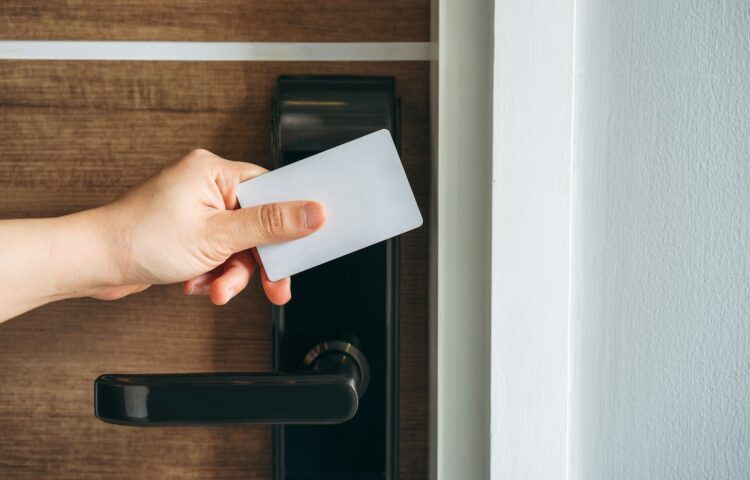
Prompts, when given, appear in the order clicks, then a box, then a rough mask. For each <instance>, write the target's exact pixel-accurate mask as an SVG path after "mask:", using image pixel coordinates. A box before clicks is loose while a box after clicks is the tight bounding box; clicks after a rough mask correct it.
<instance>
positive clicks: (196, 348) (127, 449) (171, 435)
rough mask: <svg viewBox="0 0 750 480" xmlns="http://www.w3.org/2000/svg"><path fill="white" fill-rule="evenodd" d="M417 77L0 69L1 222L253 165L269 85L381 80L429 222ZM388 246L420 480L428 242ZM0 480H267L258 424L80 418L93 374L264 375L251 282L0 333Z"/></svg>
mask: <svg viewBox="0 0 750 480" xmlns="http://www.w3.org/2000/svg"><path fill="white" fill-rule="evenodd" d="M428 70H429V65H428V64H427V63H425V62H405V63H367V64H364V63H282V62H278V63H273V62H269V63H265V62H264V63H234V62H228V63H223V62H219V63H216V62H207V63H190V62H23V61H22V62H0V146H2V147H1V148H2V150H1V153H2V154H1V155H0V218H11V217H32V216H53V215H60V214H64V213H68V212H72V211H76V210H80V209H85V208H90V207H93V206H96V205H99V204H102V203H105V202H107V201H110V200H112V199H114V198H116V197H117V196H118V195H120V194H122V193H123V192H125V191H126V190H128V189H129V188H130V187H132V186H133V185H135V184H137V183H138V182H140V181H142V180H144V179H145V178H146V177H147V176H149V175H151V174H152V173H154V172H155V171H157V170H158V169H159V168H161V167H162V166H163V165H164V164H165V163H168V162H170V161H172V160H175V159H177V158H179V157H180V156H181V155H182V154H184V153H186V152H187V151H189V150H190V149H192V148H196V147H202V148H207V149H209V150H211V151H213V152H215V153H217V154H219V155H221V156H224V157H226V158H231V159H235V160H247V161H252V162H254V163H259V164H261V165H264V166H270V165H269V163H270V162H269V151H270V122H269V119H270V116H269V99H270V97H271V94H272V91H273V89H274V87H275V81H276V77H277V76H278V75H280V74H295V73H306V74H312V73H319V74H366V75H394V76H395V77H396V79H397V86H398V90H399V94H400V96H401V99H402V119H403V124H402V138H403V145H402V150H403V151H402V159H403V161H404V165H405V167H406V171H407V175H408V176H409V179H410V181H411V184H412V187H413V188H414V191H415V194H416V197H417V201H418V203H419V205H420V207H421V209H422V212H423V214H424V217H425V219H429V215H428V208H429V195H430V192H429V181H430V162H429V138H428V137H429V112H428V95H429V93H428V82H429V78H428V77H429V71H428ZM428 229H429V226H428V225H427V224H425V226H424V227H422V228H421V229H419V230H416V231H414V232H410V233H408V234H406V235H405V236H404V237H403V239H402V244H401V245H402V249H401V325H400V333H401V371H400V373H401V398H400V408H401V429H400V430H401V432H400V435H401V436H400V440H401V447H400V448H401V463H400V473H401V478H404V479H419V478H427V469H428V465H427V452H428V450H427V442H428V432H427V428H428V352H427V341H428V332H427V326H428V321H427V315H428V311H427V308H428V303H427V288H428V286H427V247H428V241H427V232H428ZM0 366H1V367H2V368H0V385H1V386H0V432H2V435H0V478H19V479H27V478H40V477H46V478H64V479H81V478H115V479H126V478H252V479H267V478H270V476H271V434H270V432H271V430H270V428H267V427H224V428H222V427H210V428H209V427H190V428H157V429H131V428H122V427H115V426H111V425H107V424H104V423H102V422H100V421H98V420H96V419H95V418H94V416H93V404H92V382H93V380H94V378H95V377H96V376H97V375H99V374H101V373H105V372H167V371H172V372H189V371H222V370H223V371H227V370H230V371H232V370H233V371H254V370H261V371H262V370H269V369H270V368H271V310H270V305H269V304H268V303H267V301H266V300H265V299H264V298H263V297H262V294H261V293H260V291H259V288H258V285H257V283H255V282H254V283H253V284H252V285H251V288H249V290H248V291H247V292H244V293H243V294H241V295H240V296H239V297H238V298H236V299H235V300H233V301H232V302H231V303H230V305H228V306H226V307H213V306H211V305H210V304H209V303H208V301H207V300H205V299H202V298H190V297H184V296H183V295H182V294H181V292H180V291H179V288H178V287H175V286H170V287H154V288H152V289H150V290H148V291H146V292H144V293H142V294H140V295H136V296H133V297H130V298H127V299H124V300H120V301H117V302H111V303H105V302H98V301H94V300H87V299H83V300H74V301H66V302H59V303H55V304H51V305H48V306H46V307H43V308H40V309H37V310H35V311H33V312H30V313H28V314H26V315H24V316H22V317H20V318H17V319H14V320H10V321H8V322H6V323H5V324H1V325H0Z"/></svg>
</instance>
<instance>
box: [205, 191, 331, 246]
mask: <svg viewBox="0 0 750 480" xmlns="http://www.w3.org/2000/svg"><path fill="white" fill-rule="evenodd" d="M215 218H216V222H217V225H216V228H214V232H215V233H216V235H217V238H215V239H214V240H215V241H218V242H220V244H221V245H220V246H221V247H223V248H227V249H229V250H231V251H232V252H239V251H242V250H247V249H249V248H252V247H256V246H258V245H265V244H269V243H280V242H287V241H290V240H295V239H298V238H302V237H305V236H307V235H310V234H311V233H313V232H315V231H316V230H318V229H320V227H322V226H323V224H324V223H325V219H326V211H325V207H324V206H323V205H322V204H321V203H318V202H307V201H295V202H283V203H269V204H266V205H259V206H257V207H250V208H241V209H239V210H232V211H224V212H219V213H217V214H216V216H215Z"/></svg>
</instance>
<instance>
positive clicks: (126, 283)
mask: <svg viewBox="0 0 750 480" xmlns="http://www.w3.org/2000/svg"><path fill="white" fill-rule="evenodd" d="M265 172H266V170H265V169H263V168H261V167H259V166H257V165H253V164H250V163H244V162H233V161H229V160H224V159H222V158H220V157H217V156H216V155H214V154H212V153H210V152H207V151H205V150H195V151H193V152H191V153H190V154H188V155H187V156H186V157H185V158H183V159H182V160H180V161H178V162H176V163H174V164H172V165H170V166H168V167H167V168H165V169H164V170H162V171H161V172H159V173H158V174H157V175H156V176H154V177H152V178H151V179H149V180H148V181H146V182H145V183H144V184H142V185H140V186H139V187H137V188H135V189H134V190H132V191H131V192H129V193H128V194H127V195H125V196H124V197H123V198H121V199H120V200H118V201H116V202H114V203H112V204H110V205H107V206H105V207H102V208H100V209H96V210H93V211H91V215H92V217H94V218H93V221H94V222H95V223H99V225H101V226H104V227H105V228H106V231H105V232H103V234H104V235H105V238H108V240H107V243H108V244H109V246H108V250H109V252H110V258H111V260H112V261H111V262H110V267H109V268H110V269H111V272H112V273H109V274H108V275H107V277H108V278H109V279H110V281H109V282H105V284H104V285H100V286H94V288H93V290H92V292H91V295H92V296H95V297H97V298H103V299H109V298H119V297H122V296H124V295H127V294H129V293H133V292H137V291H141V290H143V289H145V288H147V287H148V286H150V285H152V284H165V283H176V282H184V284H183V285H184V290H185V293H187V294H189V295H201V294H202V295H205V294H209V295H210V297H211V300H212V301H213V302H214V303H215V304H217V305H223V304H225V303H227V302H228V301H229V300H230V299H231V298H232V297H234V296H235V295H236V294H237V293H239V292H240V291H241V290H242V289H244V288H245V286H247V284H248V281H249V280H250V278H251V277H252V275H253V272H254V271H255V270H256V268H257V267H258V266H259V263H260V262H259V257H258V256H257V252H256V251H255V250H252V251H251V250H250V249H253V247H256V246H258V245H263V244H267V243H276V242H284V241H288V240H294V239H297V238H301V237H304V236H307V235H309V234H311V233H313V232H315V231H316V230H317V229H319V228H320V227H321V226H322V225H323V223H324V222H325V210H324V208H323V206H322V205H321V204H319V203H317V202H312V201H298V202H287V203H278V204H269V205H263V206H259V207H253V208H244V209H238V207H239V205H238V204H237V198H236V194H237V186H238V185H239V184H240V182H243V181H245V180H248V179H250V178H253V177H256V176H258V175H261V174H263V173H265ZM260 270H261V280H262V284H263V289H264V291H265V293H266V296H267V297H268V299H269V300H270V301H271V302H273V303H275V304H284V303H286V302H288V301H289V299H290V298H291V291H290V280H289V279H288V278H286V279H283V280H279V281H276V282H272V281H270V280H269V279H268V277H267V276H266V273H265V271H264V270H263V268H262V265H260ZM107 283H109V284H107Z"/></svg>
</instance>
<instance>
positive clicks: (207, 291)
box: [183, 249, 292, 305]
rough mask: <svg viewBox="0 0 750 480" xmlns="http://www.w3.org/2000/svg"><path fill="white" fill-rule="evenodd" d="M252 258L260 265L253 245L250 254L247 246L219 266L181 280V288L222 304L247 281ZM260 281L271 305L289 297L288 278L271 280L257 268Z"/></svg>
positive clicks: (252, 269)
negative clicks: (207, 296) (182, 281)
mask: <svg viewBox="0 0 750 480" xmlns="http://www.w3.org/2000/svg"><path fill="white" fill-rule="evenodd" d="M253 257H254V258H255V260H254V259H253ZM256 262H257V264H258V265H262V264H261V262H260V257H258V252H257V251H256V250H255V249H253V250H252V256H251V254H250V251H248V250H246V251H243V252H240V253H236V254H234V255H232V256H231V257H230V258H229V259H228V260H227V261H226V263H225V264H224V265H223V266H222V267H219V268H217V269H214V270H212V271H210V272H208V273H204V274H203V275H200V276H198V277H196V278H193V279H192V280H188V281H187V282H185V283H184V284H183V289H184V291H185V293H186V294H187V295H209V296H210V297H211V301H212V302H213V303H214V304H215V305H225V304H226V303H227V302H229V300H231V299H232V298H234V297H235V296H236V295H237V294H238V293H239V292H241V291H242V290H244V288H245V287H246V286H247V284H248V283H249V282H250V278H252V276H253V273H254V272H255V269H256ZM261 284H262V285H263V291H264V292H265V294H266V297H268V300H270V301H271V303H273V304H275V305H283V304H285V303H287V302H288V301H289V300H291V298H292V291H291V280H290V279H289V278H284V279H281V280H279V281H277V282H273V281H271V280H269V279H268V276H267V275H266V272H265V270H263V269H262V268H261Z"/></svg>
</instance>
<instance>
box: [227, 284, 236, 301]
mask: <svg viewBox="0 0 750 480" xmlns="http://www.w3.org/2000/svg"><path fill="white" fill-rule="evenodd" d="M235 295H237V291H236V290H235V289H234V288H232V287H229V288H228V289H227V302H228V301H229V300H231V299H233V298H234V296H235Z"/></svg>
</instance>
